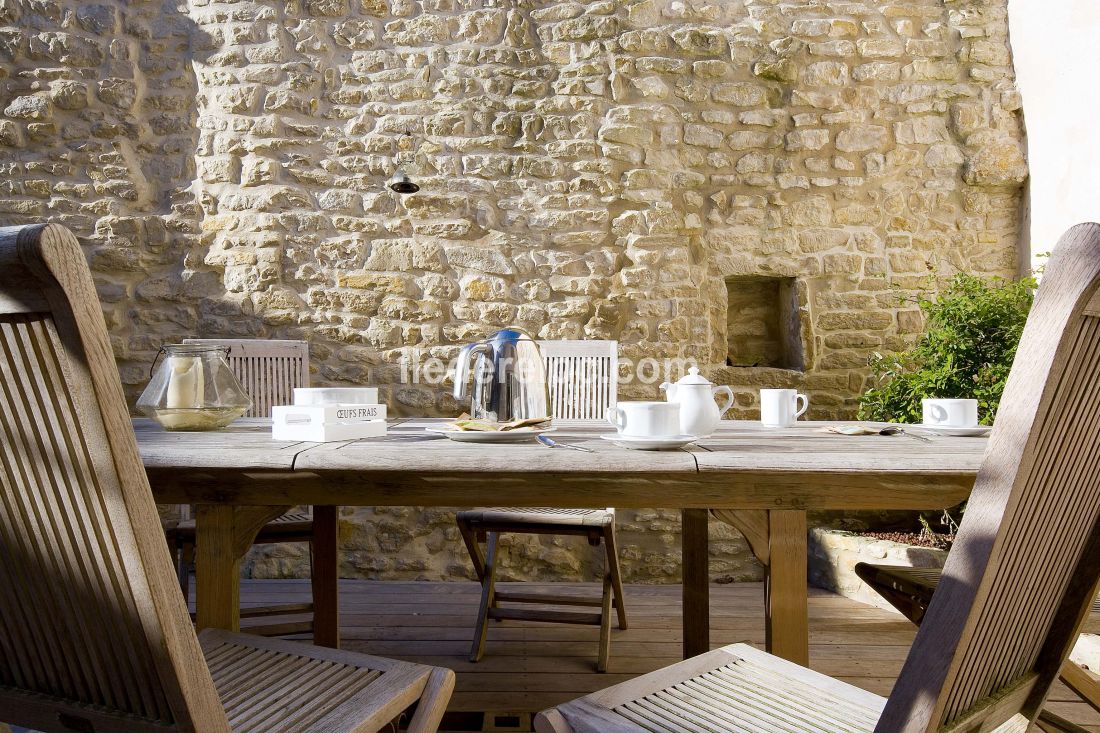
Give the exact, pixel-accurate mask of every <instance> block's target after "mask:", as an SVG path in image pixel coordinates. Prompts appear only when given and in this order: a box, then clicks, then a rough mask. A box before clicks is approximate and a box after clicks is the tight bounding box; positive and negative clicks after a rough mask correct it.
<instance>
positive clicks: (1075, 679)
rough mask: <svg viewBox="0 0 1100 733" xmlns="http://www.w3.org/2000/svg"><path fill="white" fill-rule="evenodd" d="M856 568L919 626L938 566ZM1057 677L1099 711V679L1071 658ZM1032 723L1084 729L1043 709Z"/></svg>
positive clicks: (1057, 731)
mask: <svg viewBox="0 0 1100 733" xmlns="http://www.w3.org/2000/svg"><path fill="white" fill-rule="evenodd" d="M855 570H856V574H857V575H859V577H860V578H861V579H862V580H863V582H865V583H867V585H868V586H869V587H870V588H871V589H872V590H874V591H875V592H876V593H878V594H879V595H881V596H882V597H883V598H884V599H886V600H887V601H889V602H890V605H892V606H893V607H894V608H896V609H898V611H900V612H901V613H902V614H903V615H904V616H905V617H906V618H907V619H909V620H910V621H912V622H913V623H915V624H916V625H917V626H920V624H921V621H923V620H924V614H925V613H926V612H927V611H928V605H929V604H930V603H931V602H932V594H933V593H935V591H936V586H937V585H938V584H939V582H940V569H939V568H911V567H904V566H898V565H875V564H872V563H863V562H861V563H857V564H856V567H855ZM1093 595H1094V600H1093V602H1092V612H1093V613H1096V612H1098V611H1100V600H1096V599H1095V594H1093ZM1058 679H1059V680H1060V681H1061V682H1062V684H1064V685H1065V686H1066V687H1068V688H1070V689H1071V690H1073V691H1074V692H1075V693H1076V694H1077V696H1078V697H1080V698H1081V699H1082V700H1084V701H1085V702H1086V703H1088V704H1089V705H1091V706H1092V708H1093V709H1094V710H1097V711H1100V682H1098V681H1097V680H1096V679H1095V678H1094V677H1093V676H1092V675H1090V674H1089V673H1088V672H1087V671H1085V670H1084V669H1082V668H1081V667H1080V666H1078V665H1077V663H1075V662H1074V661H1073V660H1071V659H1067V660H1066V661H1065V662H1063V664H1062V668H1061V670H1059V672H1058ZM1035 724H1036V725H1038V726H1039V727H1040V728H1042V729H1043V730H1045V731H1048V733H1063V732H1065V731H1074V732H1077V733H1083V732H1084V730H1085V729H1084V728H1081V727H1080V726H1077V725H1074V724H1073V723H1070V722H1069V721H1067V720H1065V719H1064V718H1062V717H1060V716H1058V715H1055V714H1054V713H1052V712H1050V711H1049V710H1045V709H1044V710H1042V711H1040V712H1039V718H1038V719H1037V720H1036V721H1035Z"/></svg>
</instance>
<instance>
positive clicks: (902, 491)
mask: <svg viewBox="0 0 1100 733" xmlns="http://www.w3.org/2000/svg"><path fill="white" fill-rule="evenodd" d="M445 422H446V421H445V420H437V419H406V420H394V421H392V422H391V425H390V430H389V433H388V435H386V436H384V437H379V438H368V439H364V440H358V441H343V442H335V443H325V444H318V443H305V442H287V441H274V440H272V439H271V437H270V422H269V421H263V420H242V421H239V422H238V423H235V424H234V425H233V426H231V427H230V428H228V429H226V430H221V431H217V432H211V433H167V432H165V431H163V430H161V429H160V428H159V427H158V426H157V425H155V424H154V423H152V422H151V421H149V420H135V421H134V425H135V428H136V430H137V435H138V447H139V449H140V451H141V455H142V459H143V461H144V463H145V467H146V470H147V472H148V473H149V477H150V483H151V484H152V487H153V493H154V495H155V497H156V498H157V500H158V501H161V502H164V503H186V504H196V505H198V510H197V515H196V516H197V526H196V532H197V538H198V539H197V547H198V552H197V556H196V573H197V576H198V582H197V584H196V593H197V605H198V620H199V625H200V626H216V627H222V628H230V629H235V628H236V627H237V626H238V625H239V611H238V601H239V595H238V592H239V587H238V586H239V573H240V559H241V557H242V556H243V555H244V553H245V552H246V551H247V548H248V546H249V544H250V543H251V539H252V537H254V536H255V534H256V531H257V530H258V528H259V527H260V526H262V524H263V523H264V522H265V521H268V520H269V519H271V518H273V517H274V516H277V515H278V514H279V513H280V512H281V511H283V509H284V508H286V507H289V506H294V505H301V504H312V505H314V506H315V507H334V506H448V507H470V506H486V505H488V506H552V507H606V506H615V507H622V508H665V509H680V510H681V512H682V516H683V533H682V562H683V579H684V583H683V593H684V619H683V624H684V652H685V655H686V656H689V655H694V654H698V653H700V652H702V651H706V650H707V649H708V648H709V638H710V637H709V596H708V589H709V585H708V582H709V573H708V570H707V560H708V547H707V541H708V540H707V519H708V515H707V512H708V510H710V511H711V512H713V513H714V515H715V516H717V517H718V518H719V519H721V520H723V521H725V522H728V523H729V524H732V525H733V526H735V527H737V529H739V530H740V531H741V532H742V533H744V534H745V536H746V538H747V539H748V541H749V544H750V546H751V547H752V550H753V552H754V554H755V555H756V556H757V558H759V559H760V561H761V562H762V563H763V564H764V565H765V567H766V568H767V572H768V588H769V592H768V596H767V600H766V603H765V620H766V627H767V632H768V633H767V637H768V648H769V650H771V651H773V652H775V653H777V654H780V655H782V656H784V657H786V658H788V659H791V660H793V661H796V662H800V663H802V664H805V663H807V661H808V649H809V632H808V628H807V621H806V601H807V587H806V549H807V548H806V511H807V510H810V509H942V508H946V507H949V506H953V505H954V504H956V503H958V502H960V501H962V500H963V499H965V498H966V496H967V495H968V494H969V492H970V488H971V487H972V486H973V483H974V478H975V476H976V475H977V472H978V468H979V466H980V464H981V461H982V457H983V455H984V453H985V448H986V444H987V443H988V441H987V440H986V439H985V438H957V437H945V436H939V435H931V434H927V440H919V439H917V438H915V437H913V436H912V435H896V436H882V435H870V436H847V435H838V434H834V433H828V432H824V431H823V428H824V427H826V426H828V425H836V424H838V423H813V422H802V423H799V424H797V425H796V426H794V427H792V428H789V429H771V428H764V427H763V426H761V425H759V424H758V423H753V422H735V421H726V422H723V423H722V426H721V428H719V430H718V431H717V432H716V433H715V434H714V435H713V436H711V437H708V438H703V439H700V440H699V441H697V442H696V443H695V444H693V445H691V446H688V447H686V448H683V449H680V450H672V451H658V452H653V451H633V450H627V449H625V448H621V447H619V446H616V445H614V444H613V443H610V442H608V441H606V440H603V439H601V437H600V436H601V435H607V434H609V433H611V432H612V429H611V428H610V426H608V425H606V424H604V423H602V422H568V421H566V422H560V423H558V424H557V426H556V427H557V430H556V431H555V432H554V434H553V437H554V439H555V440H556V441H558V442H560V443H573V444H577V445H582V446H584V447H585V448H589V449H591V450H592V453H584V452H580V451H572V450H568V449H565V448H557V449H549V448H546V447H545V446H543V445H541V444H539V443H536V442H530V443H521V444H509V445H504V444H496V445H484V444H473V443H456V442H453V441H450V440H447V439H446V438H444V437H442V436H439V435H434V434H431V433H428V432H426V431H425V429H426V428H431V427H439V426H441V425H443V424H444V423H445ZM880 427H881V426H880ZM910 430H911V431H912V432H913V433H916V434H920V435H925V434H926V433H925V431H923V430H921V429H920V428H910ZM324 516H325V517H326V518H327V521H326V522H324V523H319V524H323V525H325V526H326V527H327V529H326V530H324V531H325V534H324V536H323V538H322V537H321V536H320V535H317V536H315V539H314V596H315V608H316V615H315V621H314V626H315V639H320V640H323V641H324V643H330V644H333V645H335V644H336V643H337V641H338V614H337V611H336V609H337V605H338V604H337V598H336V593H337V591H336V583H335V577H336V562H337V559H336V558H337V553H336V549H335V547H336V530H335V523H336V520H335V511H334V510H329V509H326V510H325V513H324ZM316 534H317V532H316V530H315V535H316ZM321 547H323V548H326V549H325V550H324V551H323V552H322V551H321V550H319V548H321ZM322 555H323V558H322V557H321V556H322ZM318 575H323V576H324V577H325V578H326V581H325V582H324V583H318V582H317V578H318Z"/></svg>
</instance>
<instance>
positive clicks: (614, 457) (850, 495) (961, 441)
mask: <svg viewBox="0 0 1100 733" xmlns="http://www.w3.org/2000/svg"><path fill="white" fill-rule="evenodd" d="M134 422H135V427H136V428H137V433H138V445H139V448H140V450H141V454H142V459H143V460H144V462H145V467H146V470H147V471H148V472H149V474H150V477H151V478H152V479H154V486H153V490H154V492H155V494H156V495H157V498H158V500H159V501H164V502H180V503H184V502H187V503H201V502H203V501H205V500H212V501H216V502H218V503H224V502H229V503H237V504H245V505H247V504H253V505H254V504H271V505H275V504H287V503H289V504H316V503H325V502H328V503H333V504H340V505H366V506H376V505H377V506H381V505H397V506H407V505H414V504H417V503H422V504H435V505H446V506H456V507H459V506H477V505H483V504H484V503H486V502H490V503H493V504H500V503H506V504H508V505H510V506H540V505H546V504H547V502H550V503H556V504H559V505H561V506H609V505H614V506H620V507H624V508H625V507H636V508H731V509H754V508H760V509H772V508H775V507H777V506H786V507H790V508H801V509H859V508H869V509H892V508H898V509H900V508H911V509H930V508H937V507H941V506H947V505H950V504H953V503H956V502H957V501H960V500H961V499H963V498H965V496H966V494H967V492H968V491H969V488H970V486H971V485H972V483H973V480H974V476H975V475H976V473H977V470H978V466H979V464H980V463H981V459H982V455H983V453H984V450H985V446H986V443H987V441H986V440H985V439H984V438H952V437H942V436H935V435H929V440H928V442H924V441H920V440H917V439H915V438H913V437H910V436H905V435H900V436H878V435H875V436H845V435H836V434H831V433H825V432H822V431H821V429H822V427H824V426H826V425H833V424H837V423H812V422H805V423H799V424H798V425H797V426H796V427H793V428H789V429H769V428H764V427H762V426H760V425H759V424H757V423H751V422H736V421H726V422H724V423H723V425H722V427H721V428H720V429H719V431H718V432H717V433H716V434H715V435H714V436H712V437H710V438H704V439H701V440H699V441H698V442H697V443H696V444H694V445H691V446H688V447H687V448H685V449H681V450H673V451H634V450H627V449H625V448H621V447H619V446H616V445H614V444H613V443H610V442H608V441H606V440H602V439H601V438H600V436H601V435H606V434H608V433H610V432H611V428H610V427H609V426H607V425H605V424H603V423H602V422H597V423H583V422H564V423H562V424H560V425H559V426H558V428H557V430H556V431H555V432H554V434H553V437H554V439H555V440H557V441H558V442H562V443H574V444H577V445H582V446H584V447H586V448H589V449H591V450H592V451H593V452H592V453H584V452H581V451H571V450H567V449H564V448H558V449H548V448H546V447H545V446H543V445H541V444H539V443H535V442H530V443H520V444H511V445H508V444H498V445H480V444H473V443H456V442H454V441H450V440H447V439H446V438H443V437H442V436H438V435H434V434H431V433H427V432H425V428H427V427H438V426H439V425H441V424H443V423H444V422H445V421H443V420H429V419H409V420H397V421H393V423H392V425H391V427H390V431H389V434H388V435H386V436H384V437H379V438H368V439H364V440H358V441H345V442H336V443H325V444H318V443H293V442H285V441H274V440H271V438H270V433H269V432H268V431H269V428H268V427H267V423H266V421H262V420H250V421H240V422H238V423H236V424H235V425H234V426H231V427H230V428H229V429H227V430H221V431H217V432H212V433H168V432H165V431H163V430H161V429H160V428H159V427H157V426H156V425H155V424H153V423H152V422H151V421H148V420H135V421H134ZM212 478H217V479H218V481H217V482H216V483H214V484H212V483H211V479H212ZM838 487H844V490H843V491H838V490H837V489H838ZM608 502H610V504H609V503H608Z"/></svg>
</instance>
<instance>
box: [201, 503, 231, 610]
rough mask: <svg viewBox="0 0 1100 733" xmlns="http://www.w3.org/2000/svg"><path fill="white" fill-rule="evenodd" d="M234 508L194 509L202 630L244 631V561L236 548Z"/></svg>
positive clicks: (212, 505)
mask: <svg viewBox="0 0 1100 733" xmlns="http://www.w3.org/2000/svg"><path fill="white" fill-rule="evenodd" d="M234 510H235V507H232V506H224V505H220V504H200V505H199V506H197V507H195V610H196V619H195V620H196V623H197V624H198V627H199V628H200V629H210V628H213V629H226V630H227V631H240V630H241V611H240V608H241V558H240V557H239V556H238V555H237V553H236V551H235V548H234V546H233V534H234V527H235V521H234V520H235V518H236V517H235V511H234Z"/></svg>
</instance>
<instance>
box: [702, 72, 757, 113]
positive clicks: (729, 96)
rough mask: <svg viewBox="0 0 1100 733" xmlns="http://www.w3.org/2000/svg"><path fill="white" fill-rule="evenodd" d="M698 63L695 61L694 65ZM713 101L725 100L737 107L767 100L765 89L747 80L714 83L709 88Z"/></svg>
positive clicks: (754, 104) (753, 104) (750, 105)
mask: <svg viewBox="0 0 1100 733" xmlns="http://www.w3.org/2000/svg"><path fill="white" fill-rule="evenodd" d="M699 63H703V62H696V66H698V64H699ZM711 95H712V96H713V98H714V101H715V102H725V103H727V104H732V105H734V106H737V107H753V106H756V105H758V104H764V102H765V101H766V100H767V89H766V88H765V87H764V86H762V85H760V84H751V83H748V82H735V83H729V84H716V85H715V86H714V88H713V89H712V90H711Z"/></svg>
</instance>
